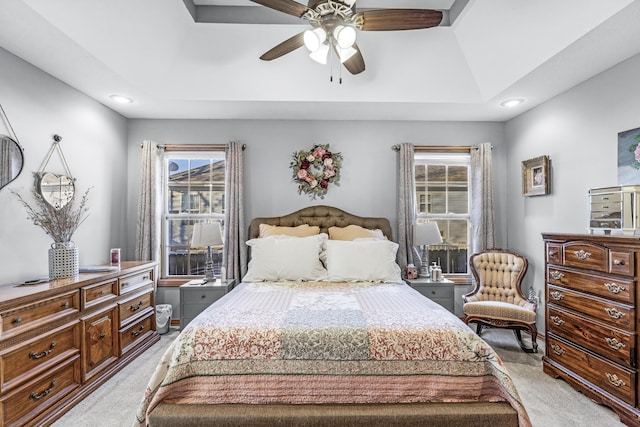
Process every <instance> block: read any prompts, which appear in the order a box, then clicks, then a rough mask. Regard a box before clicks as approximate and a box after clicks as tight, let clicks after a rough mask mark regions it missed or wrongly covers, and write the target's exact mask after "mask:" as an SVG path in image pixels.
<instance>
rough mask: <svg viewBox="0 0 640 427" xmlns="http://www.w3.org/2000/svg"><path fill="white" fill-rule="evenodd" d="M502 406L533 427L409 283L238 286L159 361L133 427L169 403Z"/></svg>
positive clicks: (458, 329)
mask: <svg viewBox="0 0 640 427" xmlns="http://www.w3.org/2000/svg"><path fill="white" fill-rule="evenodd" d="M430 401H433V402H475V401H506V402H508V403H510V404H511V406H512V407H513V408H515V409H516V411H517V412H518V416H519V422H520V425H521V426H530V425H531V423H530V421H529V418H528V415H527V413H526V411H525V409H524V407H523V406H522V403H521V401H520V397H519V396H518V392H517V391H516V389H515V386H514V384H513V382H512V380H511V378H510V377H509V374H508V372H507V370H506V369H505V367H504V365H503V363H502V361H501V360H500V358H499V357H498V355H497V354H496V353H495V352H494V351H493V349H491V347H490V346H489V345H488V344H486V343H485V342H484V341H483V340H482V339H480V338H479V337H477V336H476V335H475V334H474V333H473V331H472V330H471V329H470V328H468V327H467V326H466V325H465V324H464V323H463V322H462V321H460V320H459V319H458V318H457V317H455V316H454V315H452V314H451V313H449V312H448V311H446V310H445V309H444V308H442V307H441V306H439V305H437V304H435V303H433V302H432V301H430V300H429V299H427V298H425V297H423V296H422V295H420V294H419V293H418V292H416V291H415V290H413V289H411V288H410V287H409V286H407V285H405V284H394V283H382V284H380V283H378V284H376V283H366V282H357V283H332V282H268V283H242V284H240V285H239V286H237V287H236V288H235V289H234V290H233V291H231V292H230V293H229V294H228V295H226V296H225V297H223V298H221V299H220V300H218V301H217V302H216V303H214V304H213V305H211V306H210V307H209V308H207V309H206V310H205V311H204V312H202V313H201V314H200V315H199V316H198V317H197V318H196V319H194V320H193V321H192V322H191V323H190V324H189V325H188V326H187V327H186V328H185V329H184V330H183V331H182V332H181V333H180V335H179V337H178V338H177V339H176V340H175V341H174V343H173V344H172V345H171V346H170V348H169V349H168V350H167V352H166V353H165V354H164V356H163V358H162V360H161V362H160V363H159V365H158V367H157V368H156V372H155V373H154V375H153V377H152V378H151V380H150V382H149V385H148V387H147V392H146V395H145V396H144V399H143V401H142V403H141V405H140V407H139V409H138V413H137V420H136V424H137V425H145V424H146V415H147V414H148V413H150V412H151V411H152V410H153V408H154V407H155V406H156V405H157V404H158V403H160V402H164V403H182V404H198V403H210V404H215V403H248V404H265V403H286V404H308V403H314V404H318V403H328V404H330V403H338V404H344V403H411V402H430Z"/></svg>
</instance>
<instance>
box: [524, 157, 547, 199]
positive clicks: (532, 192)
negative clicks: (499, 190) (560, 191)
mask: <svg viewBox="0 0 640 427" xmlns="http://www.w3.org/2000/svg"><path fill="white" fill-rule="evenodd" d="M549 193H551V180H550V176H549V156H540V157H536V158H534V159H529V160H525V161H523V162H522V195H523V196H525V197H529V196H543V195H545V194H549Z"/></svg>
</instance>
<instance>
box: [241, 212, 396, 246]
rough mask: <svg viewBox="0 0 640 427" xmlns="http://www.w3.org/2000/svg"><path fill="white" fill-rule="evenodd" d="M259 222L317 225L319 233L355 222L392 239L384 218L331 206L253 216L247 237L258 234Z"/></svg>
mask: <svg viewBox="0 0 640 427" xmlns="http://www.w3.org/2000/svg"><path fill="white" fill-rule="evenodd" d="M260 224H269V225H278V226H285V227H296V226H298V225H302V224H309V225H317V226H319V227H320V232H321V233H327V230H328V228H329V227H334V226H335V227H346V226H347V225H351V224H355V225H359V226H361V227H364V228H369V229H376V228H379V229H380V230H382V233H383V234H384V235H385V236H386V237H387V239H389V240H392V238H391V237H392V236H391V224H390V223H389V220H388V219H386V218H370V217H361V216H357V215H353V214H350V213H348V212H345V211H343V210H342V209H338V208H334V207H332V206H322V205H319V206H310V207H308V208H303V209H300V210H299V211H296V212H293V213H290V214H288V215H284V216H276V217H270V218H254V219H253V220H252V221H251V224H250V225H249V238H250V239H254V238H256V237H258V235H259V234H260Z"/></svg>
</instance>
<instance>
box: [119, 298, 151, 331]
mask: <svg viewBox="0 0 640 427" xmlns="http://www.w3.org/2000/svg"><path fill="white" fill-rule="evenodd" d="M153 309H154V308H153V290H149V291H148V292H145V293H140V294H138V295H135V296H133V297H132V298H129V299H127V300H125V301H122V302H119V303H118V312H119V313H120V327H122V326H124V325H126V324H127V323H130V322H132V321H134V320H135V319H136V318H138V317H141V316H144V315H145V314H148V313H149V312H150V311H152V310H153Z"/></svg>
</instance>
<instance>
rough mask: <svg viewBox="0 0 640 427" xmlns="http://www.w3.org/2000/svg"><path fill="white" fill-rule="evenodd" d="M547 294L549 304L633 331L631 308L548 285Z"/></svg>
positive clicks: (632, 311) (633, 314)
mask: <svg viewBox="0 0 640 427" xmlns="http://www.w3.org/2000/svg"><path fill="white" fill-rule="evenodd" d="M548 292H549V303H552V304H556V305H560V306H562V307H567V308H569V309H571V310H574V311H577V312H580V313H584V314H585V315H586V316H588V317H591V318H593V319H596V320H600V321H602V322H605V323H607V324H610V325H613V326H616V327H618V328H621V329H624V330H627V331H634V330H635V322H634V319H635V309H634V307H633V306H630V305H625V304H620V303H617V302H613V301H611V300H608V299H604V298H599V297H595V296H591V295H586V294H583V293H581V292H577V291H572V290H569V289H566V288H560V287H558V286H551V285H549V290H548Z"/></svg>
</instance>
